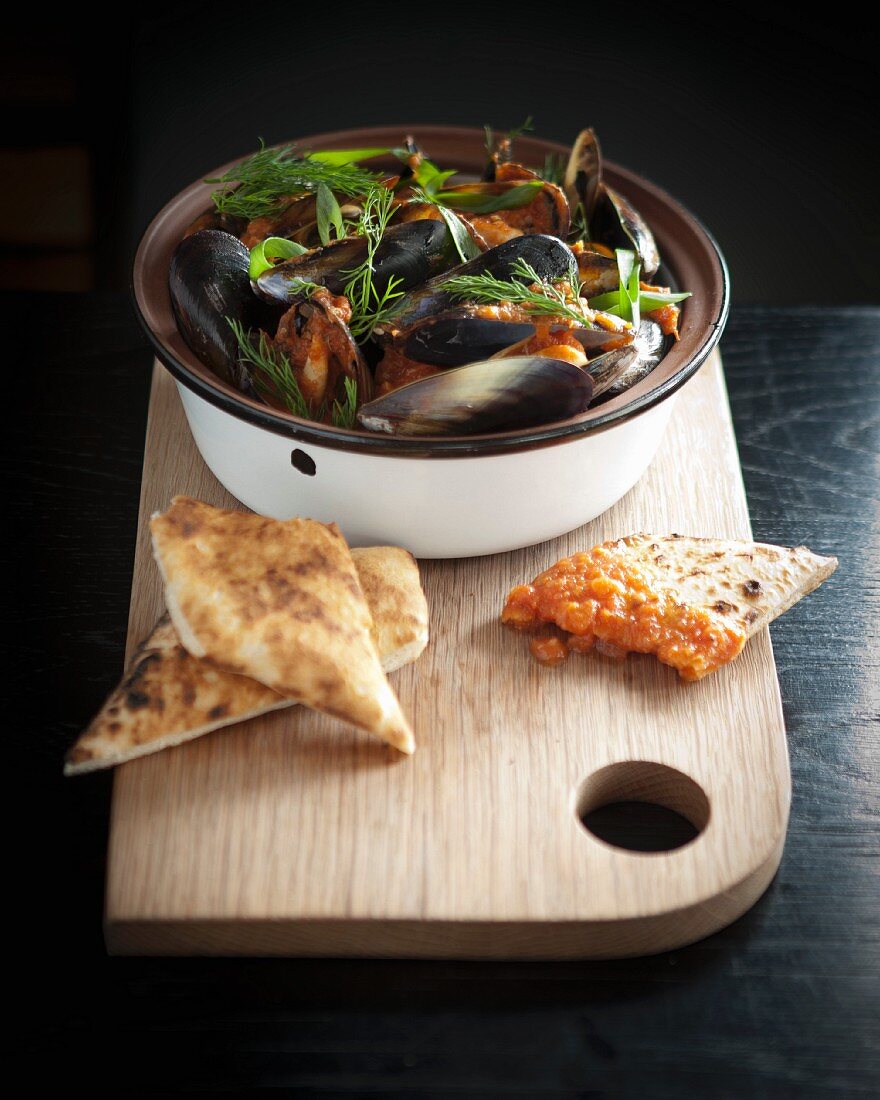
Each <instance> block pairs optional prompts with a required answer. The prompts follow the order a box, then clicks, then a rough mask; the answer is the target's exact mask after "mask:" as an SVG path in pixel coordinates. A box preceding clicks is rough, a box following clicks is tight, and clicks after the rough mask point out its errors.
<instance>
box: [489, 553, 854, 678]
mask: <svg viewBox="0 0 880 1100" xmlns="http://www.w3.org/2000/svg"><path fill="white" fill-rule="evenodd" d="M587 556H588V557H590V556H592V557H594V558H595V560H596V561H597V562H598V563H599V564H600V565H601V568H602V569H603V571H604V572H605V573H606V574H607V575H609V576H611V577H613V578H616V579H617V580H620V579H621V578H622V579H623V583H624V585H626V583H627V578H629V577H637V578H638V583H639V587H640V589H641V591H640V592H639V593H638V598H639V599H641V595H642V592H644V594H645V596H646V598H645V599H644V600H643V601H642V602H644V603H645V604H648V603H654V602H656V603H658V604H659V603H663V605H664V607H665V608H667V609H671V611H670V614H671V616H672V617H677V616H678V613H679V612H681V613H682V614H683V615H687V614H691V613H696V614H697V615H698V616H699V617H700V619H701V621H702V622H703V623H704V624H706V629H705V631H704V637H703V640H702V641H701V642H699V643H694V648H693V649H691V648H690V641H689V639H687V638H686V639H684V642H683V644H682V645H680V646H678V651H676V650H675V649H674V647H669V648H667V649H664V648H663V647H662V646H661V645H660V644H659V643H658V642H657V641H656V639H653V640H652V639H651V637H650V636H649V635H648V633H647V632H646V633H645V634H644V635H643V637H644V644H629V645H626V646H624V647H623V648H626V649H631V650H637V651H639V652H645V653H655V654H656V655H657V656H658V657H659V659H660V660H661V661H663V662H664V663H666V664H671V665H673V666H674V667H676V668H678V670H679V673H680V674H681V675H682V677H683V678H684V679H688V680H692V679H693V680H695V679H700V678H702V676H704V675H706V673H708V672H712V671H714V669H715V668H717V667H720V665H721V664H724V663H727V661H729V660H732V659H733V658H734V657H736V656H737V655H738V654H739V653H740V651H741V650H742V648H743V646H744V645H745V644H746V642H747V641H748V639H749V638H751V637H752V636H753V635H755V634H757V632H758V631H759V630H761V629H763V627H765V626H767V624H768V623H771V622H772V621H773V620H774V619H775V618H777V617H778V616H779V615H781V614H782V613H783V612H784V611H787V610H788V609H789V608H790V607H792V606H793V605H794V604H796V603H797V602H798V600H800V599H802V598H803V597H804V596H806V595H808V594H809V593H810V592H812V591H813V589H815V588H818V587H819V585H820V584H821V583H822V582H823V581H824V580H827V578H828V577H830V576H831V574H832V573H833V572H834V570H835V569H836V568H837V558H830V557H822V556H820V555H819V554H814V553H813V552H812V551H811V550H808V549H807V548H806V547H805V546H797V547H795V548H794V549H788V548H787V547H784V546H772V545H770V544H768V543H761V542H744V541H737V540H730V539H712V538H688V537H686V536H682V535H665V536H658V535H649V534H639V535H630V536H628V537H627V538H622V539H618V540H616V541H613V542H607V543H603V544H602V545H601V546H599V547H595V548H594V549H593V550H592V551H590V553H589V555H587ZM552 572H553V570H552V569H551V570H548V573H552ZM546 576H547V574H543V575H542V576H541V577H538V578H537V579H536V581H535V582H534V587H540V585H541V584H542V581H543V578H544V577H546ZM515 592H516V590H515ZM589 598H590V597H589V596H588V597H587V599H589ZM636 602H638V600H637V601H636ZM565 614H566V613H565V611H564V610H563V611H562V613H561V614H558V615H556V617H555V619H553V620H552V621H555V622H556V623H557V625H559V626H560V627H562V628H563V629H565V622H566V621H567V620H566V619H565ZM626 614H633V615H635V614H636V613H635V612H630V611H629V610H627V612H626ZM504 619H505V621H507V622H510V623H511V624H512V625H526V620H520V621H519V623H518V622H517V617H516V614H515V611H514V613H513V614H511V613H510V612H509V610H508V608H507V607H506V608H505V614H504ZM560 619H562V621H560ZM543 621H548V620H546V619H543ZM619 627H620V621H619V618H618V615H617V612H616V611H614V610H605V609H604V608H603V609H601V611H600V612H599V613H597V614H596V615H595V617H594V618H593V620H592V625H591V630H592V633H593V634H594V635H595V637H596V638H599V639H602V640H603V641H605V642H609V643H611V644H619V641H620V630H619ZM712 634H715V635H717V636H722V635H723V636H724V638H725V639H726V644H727V655H726V657H725V658H723V659H722V658H719V657H718V655H717V654H714V655H712V654H710V653H709V652H703V653H701V652H700V651H699V650H700V646H702V645H704V644H705V642H706V636H707V635H712Z"/></svg>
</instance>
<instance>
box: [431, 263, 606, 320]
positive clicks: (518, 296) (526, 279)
mask: <svg viewBox="0 0 880 1100" xmlns="http://www.w3.org/2000/svg"><path fill="white" fill-rule="evenodd" d="M511 273H512V278H510V279H507V280H505V279H497V278H495V276H494V275H488V274H486V275H456V276H454V277H453V278H451V279H447V280H446V282H445V283H443V284H442V287H441V289H442V290H445V291H448V292H449V293H450V294H451V295H452V296H453V298H455V299H456V300H457V301H459V302H475V303H495V302H512V303H514V304H515V305H519V306H522V307H523V309H525V310H526V311H527V312H529V313H538V314H546V315H548V316H551V317H565V318H567V319H568V320H570V321H576V322H577V323H578V324H580V325H583V324H585V323H586V322H587V320H588V318H587V315H586V314H585V313H584V310H583V306H582V305H580V303H581V298H580V295H579V291H580V287H579V285H578V284H577V278H576V276H573V275H572V276H571V278H570V280H569V281H567V282H566V284H565V288H564V289H563V288H560V287H559V286H558V285H556V284H554V283H548V282H546V281H545V280H543V279H542V278H541V276H540V275H539V274H538V273H537V271H535V269H534V268H533V267H532V265H531V264H528V263H526V262H525V260H522V259H520V260H517V261H516V263H514V264H512V265H511ZM567 290H569V291H571V292H572V293H573V294H574V301H576V302H578V303H579V305H577V306H576V305H574V304H573V302H572V300H571V298H570V297H569V296H568V295H567V294H566V291H567Z"/></svg>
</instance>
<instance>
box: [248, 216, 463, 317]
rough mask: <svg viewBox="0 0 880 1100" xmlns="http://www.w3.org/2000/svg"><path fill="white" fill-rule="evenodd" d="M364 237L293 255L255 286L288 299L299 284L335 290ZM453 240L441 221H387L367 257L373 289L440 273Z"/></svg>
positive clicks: (408, 284) (361, 257) (360, 258)
mask: <svg viewBox="0 0 880 1100" xmlns="http://www.w3.org/2000/svg"><path fill="white" fill-rule="evenodd" d="M367 250H368V242H367V239H366V237H345V238H343V240H341V241H331V242H330V244H328V245H325V246H324V247H323V248H316V249H314V250H313V251H312V252H305V253H303V255H302V256H294V257H293V259H290V260H285V261H284V263H280V264H277V265H276V266H275V267H272V268H270V269H269V270H268V271H264V272H263V274H262V275H260V277H259V278H258V279H257V281H256V288H257V290H258V292H259V293H260V294H262V295H263V297H264V298H266V299H268V300H269V301H280V302H288V303H289V302H293V301H295V300H296V299H297V298H298V297H299V296H301V294H302V286H303V283H317V284H318V285H319V286H325V287H327V289H328V290H329V291H330V292H331V294H341V293H342V292H343V290H344V289H345V285H346V283H347V282H348V281H349V280H350V279H351V276H352V272H353V271H354V270H355V269H356V268H357V267H359V266H360V265H361V264H362V263H363V262H364V261H365V260H366V258H367ZM456 255H457V253H456V251H455V243H454V241H453V239H452V235H451V234H450V232H449V230H448V228H447V226H446V223H445V222H444V221H433V220H422V221H413V222H404V223H402V224H400V225H392V226H390V227H389V228H388V229H387V230H386V231H385V235H384V236H383V237H382V241H381V243H380V244H379V247H378V248H377V249H376V253H375V257H374V260H373V287H374V289H375V291H376V293H377V294H378V295H380V296H381V295H382V294H384V293H385V290H386V289H387V287H388V283H389V281H390V280H391V279H392V278H393V279H396V280H400V282H399V283H398V284H397V289H399V290H404V291H405V290H410V289H411V288H413V287H416V286H418V285H419V284H421V283H424V282H425V280H426V279H429V278H430V277H431V276H432V275H436V274H438V272H442V271H445V270H446V269H447V268H448V267H449V266H450V265H451V264H452V262H453V260H454V259H455V257H456Z"/></svg>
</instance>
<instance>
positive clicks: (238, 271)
mask: <svg viewBox="0 0 880 1100" xmlns="http://www.w3.org/2000/svg"><path fill="white" fill-rule="evenodd" d="M249 263H250V255H249V253H248V250H247V249H246V248H245V246H244V245H243V244H242V243H241V241H240V240H238V238H236V237H233V236H232V235H231V234H229V233H224V232H223V231H222V230H219V229H201V230H199V231H198V232H197V233H193V234H192V235H191V236H189V237H184V239H183V240H182V241H181V242H180V244H179V245H178V246H177V248H176V249H175V250H174V255H173V256H172V257H171V265H170V267H169V270H168V289H169V292H170V294H171V305H172V307H173V309H174V316H175V318H176V320H177V327H178V329H179V330H180V334H181V336H183V338H184V340H185V341H186V343H187V345H188V346H189V347H190V348H191V349H192V351H194V352H195V354H196V355H197V356H198V357H199V359H200V360H201V361H202V362H203V363H204V364H205V365H206V366H208V367H210V368H211V370H213V371H214V373H215V374H217V375H219V377H220V378H222V379H223V380H224V381H226V382H229V383H231V384H232V385H234V386H236V387H237V388H238V389H243V390H245V391H248V392H249V387H250V382H249V376H248V373H247V371H246V370H244V369H243V368H242V366H241V365H240V364H239V354H238V342H237V341H236V339H235V335H234V333H233V331H232V329H231V328H230V327H229V322H228V320H227V318H229V319H231V320H233V321H238V322H239V323H240V324H242V325H243V326H244V327H245V328H246V329H256V328H262V329H265V330H266V331H267V332H270V333H271V332H274V331H275V326H276V324H277V322H278V318H279V316H280V314H281V310H280V309H278V308H273V307H271V306H268V305H267V304H266V303H265V302H263V301H261V299H260V298H258V297H257V296H256V295H255V294H254V292H253V289H252V287H251V281H250V277H249V275H248V265H249Z"/></svg>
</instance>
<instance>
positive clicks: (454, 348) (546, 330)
mask: <svg viewBox="0 0 880 1100" xmlns="http://www.w3.org/2000/svg"><path fill="white" fill-rule="evenodd" d="M539 331H541V333H542V340H543V341H544V343H545V344H551V343H554V342H555V341H554V334H556V333H558V334H559V337H560V341H559V342H564V343H568V342H569V341H568V340H567V339H566V337H573V338H574V340H576V341H577V343H578V344H580V345H581V347H582V348H597V347H603V346H605V345H606V344H608V343H610V342H611V341H616V342H628V341H629V337H628V336H627V335H626V334H624V333H616V332H610V331H609V330H608V329H607V328H601V327H599V326H594V325H590V324H589V323H588V322H587V321H586V320H585V321H584V323H583V325H580V326H576V325H569V324H566V323H562V322H555V321H554V320H553V319H552V318H549V317H548V318H545V319H544V320H543V321H541V320H540V319H537V318H534V317H532V316H530V315H529V314H528V313H527V312H526V311H525V310H517V309H516V308H515V307H505V306H502V307H500V308H493V307H485V306H483V307H480V306H473V305H459V306H455V307H453V308H450V309H446V310H443V311H441V312H440V313H435V314H433V315H432V316H430V317H425V318H423V319H422V320H419V321H416V322H414V323H413V324H412V325H409V326H408V327H407V328H405V329H396V330H395V331H394V334H393V336H392V339H391V344H392V346H393V347H395V348H396V349H398V350H399V351H400V352H401V353H402V354H403V355H405V356H406V358H407V359H412V360H415V361H416V362H419V363H430V364H432V365H434V366H439V367H459V366H463V365H464V364H465V363H473V362H476V361H478V360H480V359H490V358H492V357H493V356H496V355H501V354H503V353H505V352H509V353H515V352H516V349H517V346H518V345H520V344H524V343H526V342H527V341H529V340H532V339H533V338H534V337H535V336H536V335H537V334H538V332H539ZM525 350H526V351H527V352H528V351H532V350H533V349H525ZM534 354H536V355H537V354H544V353H543V350H542V349H534ZM551 358H552V356H551Z"/></svg>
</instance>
